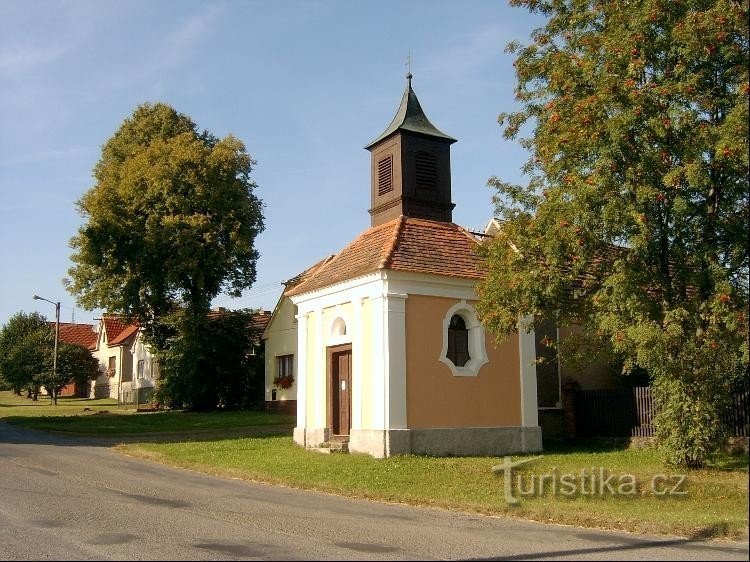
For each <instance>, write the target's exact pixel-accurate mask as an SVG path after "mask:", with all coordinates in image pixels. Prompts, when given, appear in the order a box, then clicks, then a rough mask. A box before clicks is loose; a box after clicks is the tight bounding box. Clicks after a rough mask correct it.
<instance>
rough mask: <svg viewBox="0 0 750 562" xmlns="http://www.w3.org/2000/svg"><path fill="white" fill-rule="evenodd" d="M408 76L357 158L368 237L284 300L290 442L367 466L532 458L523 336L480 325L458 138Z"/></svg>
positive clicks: (478, 271) (477, 268)
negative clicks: (293, 411)
mask: <svg viewBox="0 0 750 562" xmlns="http://www.w3.org/2000/svg"><path fill="white" fill-rule="evenodd" d="M407 79H408V82H407V86H406V89H405V91H404V94H403V97H402V100H401V104H400V106H399V108H398V110H397V112H396V116H395V117H394V119H393V121H392V122H391V123H390V125H389V126H388V127H387V128H386V130H385V131H384V132H383V133H382V134H381V135H380V136H379V137H378V138H376V139H375V140H374V141H372V142H371V143H370V144H368V145H367V146H366V147H365V148H366V149H367V150H369V151H370V153H371V185H370V192H371V202H372V205H371V209H370V211H369V213H370V216H371V225H370V228H369V229H367V230H365V231H364V232H363V233H362V234H360V235H359V236H358V237H357V238H356V239H355V240H354V241H353V242H351V243H350V244H349V245H347V246H346V247H345V248H344V249H343V250H341V251H340V252H339V253H338V254H336V255H334V256H333V257H332V258H330V259H327V260H325V261H324V262H323V263H321V264H319V265H318V267H314V268H312V269H313V271H311V272H309V274H308V275H306V276H305V278H304V279H303V280H301V281H300V282H298V283H296V284H294V285H293V286H291V287H290V288H288V289H287V290H286V291H285V296H286V297H288V298H289V300H290V301H291V305H293V306H296V308H297V311H296V314H295V317H296V319H297V355H296V357H295V361H294V366H295V367H296V373H297V377H296V397H297V425H296V427H295V430H294V440H295V442H296V443H298V444H299V445H302V446H304V447H308V448H319V447H321V445H322V446H323V447H326V446H328V447H330V446H332V445H333V444H334V443H336V442H338V443H340V442H348V443H347V445H348V449H349V450H350V451H353V452H362V453H368V454H370V455H372V456H375V457H387V456H391V455H394V454H405V453H416V454H432V455H503V454H511V453H518V452H530V451H539V450H541V447H542V434H541V430H540V428H539V425H538V413H537V388H536V387H537V384H536V366H535V348H534V338H535V336H534V333H533V331H532V332H531V333H529V332H526V331H525V330H524V329H521V330H519V333H518V334H512V335H510V336H509V337H508V338H507V339H506V340H505V341H504V342H503V343H501V344H496V343H495V339H494V337H493V336H492V335H490V334H488V333H486V332H485V330H484V328H483V326H482V325H481V323H480V322H479V321H478V318H477V314H476V310H475V308H474V305H475V302H476V301H477V293H476V285H477V283H478V282H479V281H480V280H481V279H483V278H484V276H485V275H486V270H485V266H484V263H483V262H482V261H481V259H480V258H479V257H478V256H477V254H476V252H475V250H476V248H477V246H478V244H479V243H480V242H479V239H478V237H477V236H476V235H474V234H472V233H471V232H469V231H467V230H466V229H464V228H462V227H460V226H458V225H456V224H454V223H453V222H452V210H453V208H454V204H453V202H452V196H451V195H452V194H451V174H450V146H451V144H453V143H454V142H456V140H455V139H453V138H452V137H450V136H448V135H446V134H445V133H443V132H441V131H440V130H439V129H437V128H436V127H435V126H434V125H433V124H432V123H431V122H430V121H429V120H428V119H427V117H426V115H425V114H424V111H423V110H422V107H421V105H420V103H419V101H418V99H417V96H416V94H415V93H414V90H413V89H412V86H411V75H410V74H409V75H408V76H407ZM282 304H283V303H282ZM286 306H287V307H289V306H290V305H286ZM286 314H287V317H289V316H290V315H291V312H290V311H289V309H288V308H287V313H286ZM290 349H291V348H290ZM269 355H270V354H269ZM277 356H278V355H277Z"/></svg>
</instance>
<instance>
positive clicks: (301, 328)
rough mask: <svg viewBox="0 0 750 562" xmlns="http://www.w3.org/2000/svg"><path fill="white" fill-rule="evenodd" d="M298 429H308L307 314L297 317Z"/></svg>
mask: <svg viewBox="0 0 750 562" xmlns="http://www.w3.org/2000/svg"><path fill="white" fill-rule="evenodd" d="M295 359H296V360H297V427H300V428H303V427H307V377H308V375H309V373H308V372H307V314H300V315H298V316H297V357H295Z"/></svg>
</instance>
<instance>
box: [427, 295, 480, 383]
mask: <svg viewBox="0 0 750 562" xmlns="http://www.w3.org/2000/svg"><path fill="white" fill-rule="evenodd" d="M454 315H458V316H460V317H461V318H463V321H464V324H466V329H467V331H468V332H469V361H468V362H467V363H466V365H464V366H463V367H458V366H456V365H455V364H454V363H453V361H451V360H450V359H448V327H449V326H450V322H451V318H453V316H454ZM438 360H439V361H440V362H441V363H444V364H445V365H447V366H448V368H450V370H451V373H453V376H454V377H476V376H477V375H478V374H479V370H480V369H481V368H482V367H483V366H484V365H485V364H487V363H489V359H488V358H487V349H486V348H485V337H484V327H483V326H482V324H481V323H480V322H479V318H477V311H476V310H475V309H474V307H473V306H471V305H470V304H468V303H467V302H466V301H465V300H461V301H460V302H457V303H456V304H454V305H453V306H452V307H450V308H449V309H448V312H446V314H445V317H444V318H443V349H442V351H441V352H440V357H439V358H438Z"/></svg>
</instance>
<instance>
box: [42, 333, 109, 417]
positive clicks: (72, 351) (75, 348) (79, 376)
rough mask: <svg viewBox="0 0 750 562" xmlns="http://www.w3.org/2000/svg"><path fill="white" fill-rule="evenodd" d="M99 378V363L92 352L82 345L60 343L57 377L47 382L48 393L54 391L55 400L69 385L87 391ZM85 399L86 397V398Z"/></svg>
mask: <svg viewBox="0 0 750 562" xmlns="http://www.w3.org/2000/svg"><path fill="white" fill-rule="evenodd" d="M97 376H99V361H98V360H97V359H96V358H94V356H93V355H92V354H91V352H90V351H89V350H88V349H86V348H85V347H82V346H80V345H75V344H70V343H66V342H60V345H59V349H58V351H57V376H56V377H55V378H54V379H50V380H49V382H45V383H44V385H45V386H46V388H47V390H48V391H51V389H54V395H53V398H54V400H55V403H57V396H58V395H59V394H60V391H61V390H62V388H63V387H64V386H65V385H67V384H71V383H72V384H74V385H75V387H76V389H86V388H87V386H88V382H89V381H91V380H93V379H95V378H96V377H97ZM84 397H85V396H84Z"/></svg>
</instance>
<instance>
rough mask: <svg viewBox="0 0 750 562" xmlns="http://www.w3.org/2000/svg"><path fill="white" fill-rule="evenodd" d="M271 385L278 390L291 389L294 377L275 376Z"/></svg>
mask: <svg viewBox="0 0 750 562" xmlns="http://www.w3.org/2000/svg"><path fill="white" fill-rule="evenodd" d="M273 384H274V386H278V387H279V388H291V387H292V385H293V384H294V377H293V376H292V375H276V377H274V379H273Z"/></svg>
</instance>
